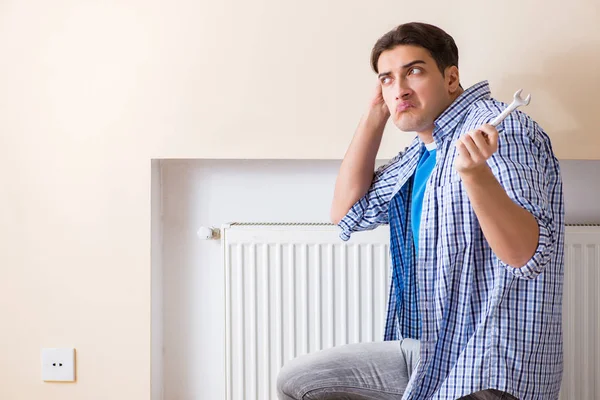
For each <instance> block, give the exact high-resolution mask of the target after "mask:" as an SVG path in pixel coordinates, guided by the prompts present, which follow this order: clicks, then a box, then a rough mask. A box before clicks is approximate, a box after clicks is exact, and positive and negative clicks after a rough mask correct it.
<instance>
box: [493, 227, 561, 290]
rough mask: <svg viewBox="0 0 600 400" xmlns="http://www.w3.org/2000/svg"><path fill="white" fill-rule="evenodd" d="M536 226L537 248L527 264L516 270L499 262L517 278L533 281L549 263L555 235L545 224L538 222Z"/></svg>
mask: <svg viewBox="0 0 600 400" xmlns="http://www.w3.org/2000/svg"><path fill="white" fill-rule="evenodd" d="M538 226H539V229H540V236H539V239H538V247H537V249H536V250H535V253H534V254H533V256H532V257H531V259H529V261H527V264H525V265H524V266H522V267H521V268H516V267H513V266H510V265H508V264H506V263H505V262H503V261H502V260H500V264H501V265H502V266H504V267H505V268H506V269H508V270H509V271H510V272H511V273H512V274H513V275H514V276H516V277H517V278H521V279H535V278H537V277H538V275H540V274H541V273H542V272H544V269H545V268H546V266H547V265H548V264H549V263H550V261H551V257H552V254H553V250H554V248H555V235H554V234H553V233H552V232H551V230H550V229H549V227H548V226H547V225H546V224H545V223H541V222H540V221H539V220H538Z"/></svg>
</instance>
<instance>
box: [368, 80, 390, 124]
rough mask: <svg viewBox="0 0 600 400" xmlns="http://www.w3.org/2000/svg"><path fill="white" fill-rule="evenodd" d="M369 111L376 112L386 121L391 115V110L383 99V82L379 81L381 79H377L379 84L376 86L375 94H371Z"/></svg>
mask: <svg viewBox="0 0 600 400" xmlns="http://www.w3.org/2000/svg"><path fill="white" fill-rule="evenodd" d="M369 111H370V112H372V113H375V114H376V115H378V116H379V117H381V118H384V119H385V121H386V122H387V120H388V118H389V117H390V110H389V108H388V106H387V105H386V104H385V100H384V99H383V93H382V90H381V83H379V81H377V86H376V87H375V90H374V91H373V95H372V96H371V101H370V102H369Z"/></svg>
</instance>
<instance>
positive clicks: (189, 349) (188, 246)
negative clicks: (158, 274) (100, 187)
mask: <svg viewBox="0 0 600 400" xmlns="http://www.w3.org/2000/svg"><path fill="white" fill-rule="evenodd" d="M561 164H562V169H563V171H562V172H563V176H564V179H565V198H566V219H567V222H568V223H600V205H599V203H598V201H597V199H598V198H599V197H598V196H600V185H598V184H597V183H596V182H597V180H595V179H594V177H595V176H599V174H600V161H597V162H581V161H579V162H572V161H565V162H563V163H561ZM162 165H163V167H162V168H163V175H162V176H163V196H164V197H163V201H164V208H163V211H164V215H163V218H164V220H163V221H164V253H163V255H164V259H163V268H164V272H163V274H164V292H163V294H164V313H165V314H164V340H165V354H164V362H165V364H164V371H165V375H164V383H165V399H180V400H192V399H204V398H206V399H213V398H214V399H217V398H222V396H223V393H224V385H225V380H224V379H225V377H224V368H225V366H224V346H225V344H224V340H225V332H224V324H225V320H224V318H225V314H224V300H223V298H224V297H223V296H224V292H223V291H224V286H223V285H224V283H223V279H224V278H223V267H222V260H221V257H222V254H221V248H220V242H219V241H201V240H199V239H198V237H197V236H196V231H197V229H198V228H199V227H200V226H211V225H213V226H215V227H220V226H221V224H223V223H227V222H236V221H237V222H328V213H329V205H330V202H331V195H332V190H333V184H334V181H335V175H336V173H337V169H338V168H339V161H293V160H292V161H290V160H288V161H286V160H273V161H240V160H229V161H226V160H221V161H215V160H212V161H211V160H205V161H198V160H196V161H192V160H190V161H164V162H163V163H162ZM592 194H593V196H592ZM157 294H159V293H157Z"/></svg>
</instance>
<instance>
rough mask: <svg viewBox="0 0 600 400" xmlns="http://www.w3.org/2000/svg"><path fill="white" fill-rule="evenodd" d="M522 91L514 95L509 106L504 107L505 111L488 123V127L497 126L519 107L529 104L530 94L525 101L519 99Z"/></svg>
mask: <svg viewBox="0 0 600 400" xmlns="http://www.w3.org/2000/svg"><path fill="white" fill-rule="evenodd" d="M522 91H523V89H519V90H517V92H516V93H515V96H514V99H513V102H512V103H510V105H509V106H508V107H506V110H504V111H502V114H500V115H498V116H497V117H496V118H494V119H493V120H492V122H490V125H492V126H498V125H499V124H500V122H502V121H504V118H506V117H508V114H510V113H511V112H513V111H515V110H516V109H517V108H519V107H520V106H526V105H528V104H529V102H530V101H531V94H530V95H528V96H527V97H526V98H525V99H522V98H521V92H522Z"/></svg>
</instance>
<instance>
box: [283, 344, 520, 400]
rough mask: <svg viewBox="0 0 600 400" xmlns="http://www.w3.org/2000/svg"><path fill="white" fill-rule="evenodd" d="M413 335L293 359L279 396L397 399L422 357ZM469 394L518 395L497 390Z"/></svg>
mask: <svg viewBox="0 0 600 400" xmlns="http://www.w3.org/2000/svg"><path fill="white" fill-rule="evenodd" d="M419 350H420V346H419V342H418V341H417V340H413V339H404V340H401V341H386V342H375V343H358V344H348V345H344V346H339V347H333V348H330V349H327V350H322V351H320V352H316V353H312V354H307V355H304V356H302V357H298V358H296V359H294V360H291V361H289V362H288V363H287V364H286V365H285V366H284V367H283V368H282V369H281V371H280V372H279V376H278V377H277V396H278V397H279V399H280V400H317V399H318V400H333V399H336V400H338V399H348V400H362V399H380V400H391V399H394V400H399V399H401V398H402V394H403V393H404V390H405V389H406V386H407V385H408V382H409V380H410V377H411V375H412V373H413V371H414V370H415V369H416V367H417V363H418V361H419ZM463 399H465V400H467V399H468V400H501V399H515V398H514V397H512V396H511V395H509V394H506V393H503V392H499V391H497V390H485V391H483V392H477V393H473V394H471V395H469V396H467V397H463Z"/></svg>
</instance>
